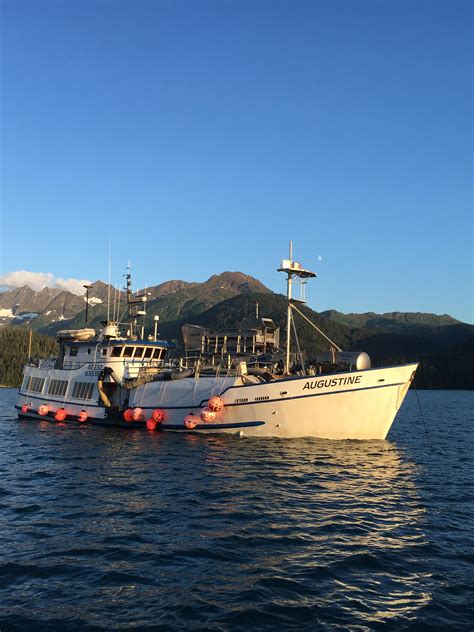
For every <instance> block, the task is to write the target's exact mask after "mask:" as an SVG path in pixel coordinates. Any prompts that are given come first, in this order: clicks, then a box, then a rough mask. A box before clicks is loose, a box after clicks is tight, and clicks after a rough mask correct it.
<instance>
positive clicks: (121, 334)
mask: <svg viewBox="0 0 474 632" xmlns="http://www.w3.org/2000/svg"><path fill="white" fill-rule="evenodd" d="M278 271H280V272H282V273H284V274H285V275H286V286H287V314H286V343H285V345H284V348H283V349H281V348H280V341H279V329H278V328H277V327H275V324H274V323H273V321H272V320H271V319H268V318H259V315H258V312H257V313H256V316H255V318H254V319H246V321H245V322H242V323H241V326H240V327H239V328H238V329H236V330H234V331H227V332H211V331H210V330H207V329H205V328H202V327H197V326H193V325H188V326H185V327H184V328H183V338H184V341H185V352H184V354H181V355H179V354H178V353H177V349H176V346H175V345H174V344H172V343H171V342H168V341H166V340H161V339H159V337H158V335H157V317H155V328H154V334H153V335H149V336H145V327H144V323H145V316H146V301H147V296H146V294H133V293H132V288H131V275H130V271H128V274H127V275H126V278H127V318H126V320H125V321H124V322H119V321H116V320H105V321H103V322H102V329H101V330H100V331H99V333H98V335H96V332H95V330H94V329H91V328H89V327H87V318H86V328H85V329H79V330H63V331H59V332H58V342H59V354H58V356H57V357H54V358H48V359H43V360H40V361H37V362H33V361H29V362H28V363H27V365H26V366H25V368H24V375H23V381H22V384H21V387H20V389H19V394H18V401H17V404H16V408H17V411H18V415H19V417H21V418H28V419H49V420H51V421H56V422H63V423H78V424H85V423H93V424H101V425H106V426H123V427H128V428H130V427H132V428H145V429H147V430H149V431H151V432H153V431H157V430H161V431H175V432H176V431H177V432H193V433H201V434H207V433H234V434H235V433H237V434H239V435H245V436H255V437H288V438H291V437H319V438H326V439H359V440H367V439H385V437H386V436H387V434H388V431H389V430H390V427H391V425H392V423H393V421H394V419H395V416H396V414H397V411H398V410H399V409H400V406H401V405H402V403H403V400H404V398H405V396H406V394H407V391H408V389H409V387H410V384H411V382H412V380H413V378H414V375H415V372H416V369H417V367H418V364H417V363H413V364H407V365H402V366H392V367H383V368H373V367H372V366H371V361H370V358H369V356H368V355H367V354H366V353H364V352H354V351H343V350H342V349H340V348H339V347H338V345H337V344H336V343H335V342H334V341H332V340H331V339H330V338H329V337H328V336H327V335H326V334H325V333H324V332H323V331H322V330H321V329H320V328H318V327H317V326H316V324H314V323H313V322H312V321H311V320H310V319H309V318H308V317H307V316H306V315H305V314H304V313H303V312H302V311H301V304H302V303H304V302H305V286H306V283H307V281H308V280H309V279H312V278H314V277H315V276H316V274H315V273H314V272H311V271H310V270H307V269H305V268H304V267H303V266H302V265H301V264H300V263H299V262H297V261H294V260H293V256H292V245H291V244H290V252H289V258H288V259H284V260H283V261H282V263H281V266H280V267H279V268H278ZM295 284H297V285H299V288H300V296H299V298H295V297H294V296H293V293H294V287H295ZM296 314H299V316H300V317H301V318H302V319H304V320H305V321H307V322H308V323H309V324H310V325H311V326H312V327H313V328H314V330H315V333H317V334H318V335H321V336H322V337H323V339H324V340H325V342H326V344H327V351H326V352H325V353H322V354H319V355H317V356H316V357H315V358H312V361H311V363H308V361H307V358H305V354H304V350H302V349H301V347H300V344H299V341H298V334H297V328H296V324H295V315H296ZM141 317H143V321H142V322H143V324H142V325H141V326H140V324H139V322H140V318H141Z"/></svg>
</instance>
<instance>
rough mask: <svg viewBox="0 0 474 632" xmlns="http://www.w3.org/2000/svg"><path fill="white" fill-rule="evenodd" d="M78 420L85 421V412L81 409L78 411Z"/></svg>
mask: <svg viewBox="0 0 474 632" xmlns="http://www.w3.org/2000/svg"><path fill="white" fill-rule="evenodd" d="M77 420H78V421H87V413H86V411H85V410H81V412H80V413H79V415H78V417H77Z"/></svg>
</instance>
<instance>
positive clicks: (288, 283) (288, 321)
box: [285, 241, 293, 375]
mask: <svg viewBox="0 0 474 632" xmlns="http://www.w3.org/2000/svg"><path fill="white" fill-rule="evenodd" d="M292 263H293V242H292V241H290V268H291V264H292ZM292 284H293V275H292V274H291V272H288V277H287V280H286V287H287V299H288V309H287V314H286V359H285V373H286V374H287V375H288V374H289V373H290V344H291V289H292Z"/></svg>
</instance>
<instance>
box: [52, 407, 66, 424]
mask: <svg viewBox="0 0 474 632" xmlns="http://www.w3.org/2000/svg"><path fill="white" fill-rule="evenodd" d="M66 417H67V412H66V411H65V410H64V408H59V409H58V410H57V411H56V413H55V415H54V418H55V419H56V421H64V420H65V419H66Z"/></svg>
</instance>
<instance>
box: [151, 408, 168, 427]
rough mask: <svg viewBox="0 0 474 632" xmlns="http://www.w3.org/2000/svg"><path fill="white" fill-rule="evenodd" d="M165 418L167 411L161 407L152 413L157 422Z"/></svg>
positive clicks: (152, 417)
mask: <svg viewBox="0 0 474 632" xmlns="http://www.w3.org/2000/svg"><path fill="white" fill-rule="evenodd" d="M164 418H165V413H164V412H163V411H162V410H161V409H160V408H155V410H154V411H153V412H152V413H151V419H152V420H153V421H156V423H157V424H160V423H161V422H162V421H163V419H164Z"/></svg>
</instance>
